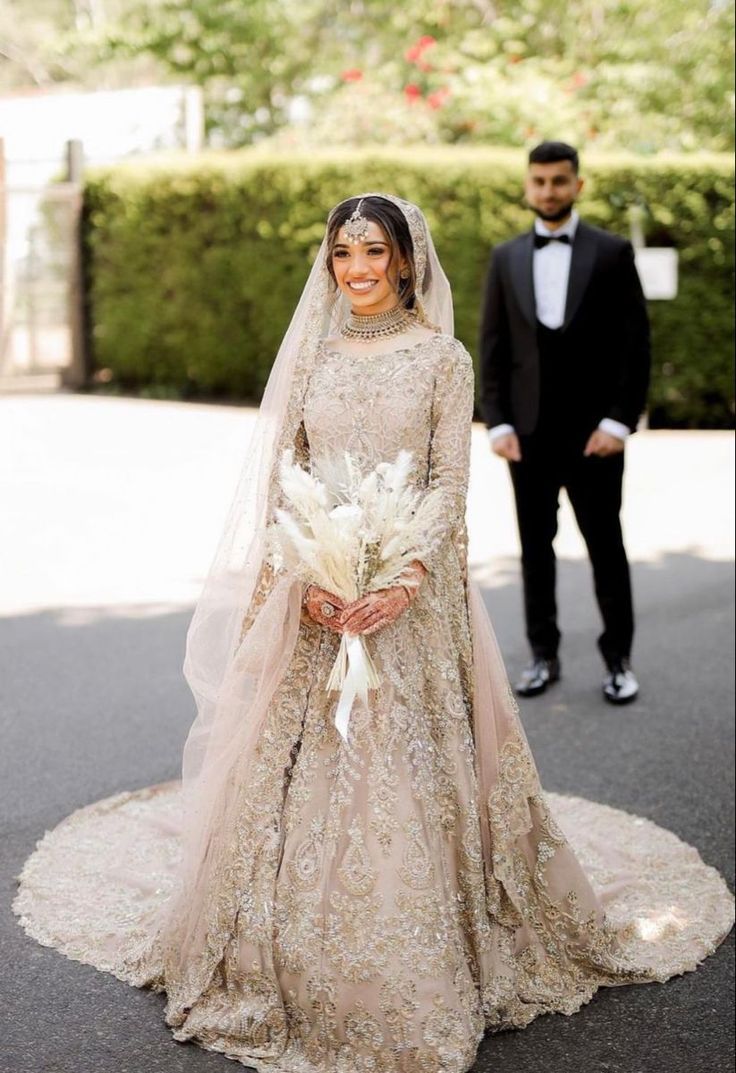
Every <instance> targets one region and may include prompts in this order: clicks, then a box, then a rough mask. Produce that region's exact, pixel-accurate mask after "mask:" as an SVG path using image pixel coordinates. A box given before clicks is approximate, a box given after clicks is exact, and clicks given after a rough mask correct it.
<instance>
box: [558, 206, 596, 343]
mask: <svg viewBox="0 0 736 1073" xmlns="http://www.w3.org/2000/svg"><path fill="white" fill-rule="evenodd" d="M594 264H595V237H594V234H593V231H591V229H590V228H588V227H586V226H585V224H584V223H579V224H578V229H577V233H576V235H575V241H574V243H573V246H572V259H571V261H570V279H569V281H568V284H567V301H566V303H565V321H564V324H563V327H564V328H567V326H568V325H569V323H570V321H571V320H572V318H573V317H574V316H575V314H576V313H577V311H578V306H579V305H580V303H581V301H582V299H583V295H584V294H585V288H586V287H587V286H588V282H589V280H590V276H591V273H592V271H593V265H594Z"/></svg>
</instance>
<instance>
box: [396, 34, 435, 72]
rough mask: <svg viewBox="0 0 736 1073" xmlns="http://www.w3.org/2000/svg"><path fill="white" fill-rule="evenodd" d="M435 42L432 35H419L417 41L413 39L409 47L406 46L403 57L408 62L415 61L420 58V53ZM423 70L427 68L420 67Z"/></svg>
mask: <svg viewBox="0 0 736 1073" xmlns="http://www.w3.org/2000/svg"><path fill="white" fill-rule="evenodd" d="M436 44H437V41H436V39H435V38H434V37H431V36H430V34H425V35H424V36H423V37H420V38H419V40H418V41H415V42H414V44H413V45H412V46H411V48H408V49H407V50H406V52H405V53H404V57H405V58H406V59H407V60H408V62H409V63H417V61H418V60H420V59H421V58H422V53H423V52H426V51H427V49H428V48H433V47H434V46H435V45H436ZM422 69H423V70H429V68H422Z"/></svg>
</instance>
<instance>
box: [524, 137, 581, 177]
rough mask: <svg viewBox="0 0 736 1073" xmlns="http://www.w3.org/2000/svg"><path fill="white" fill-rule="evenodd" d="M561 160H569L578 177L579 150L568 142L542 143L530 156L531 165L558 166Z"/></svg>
mask: <svg viewBox="0 0 736 1073" xmlns="http://www.w3.org/2000/svg"><path fill="white" fill-rule="evenodd" d="M559 160H569V161H570V163H571V164H572V170H573V171H574V172H575V174H576V175H577V173H578V171H579V170H580V157H579V156H578V151H577V149H574V148H573V147H572V146H571V145H568V144H567V142H542V143H541V145H537V146H535V148H534V149H532V151H531V153H530V154H529V163H530V164H556V163H557V162H558V161H559Z"/></svg>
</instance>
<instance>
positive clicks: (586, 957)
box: [15, 335, 732, 1073]
mask: <svg viewBox="0 0 736 1073" xmlns="http://www.w3.org/2000/svg"><path fill="white" fill-rule="evenodd" d="M294 405H295V406H297V407H298V412H297V413H292V414H291V415H290V420H289V421H287V425H286V428H287V430H291V431H289V432H288V434H287V439H288V441H289V442H288V443H287V442H283V443H282V444H281V447H284V446H287V445H288V446H293V447H294V448H295V449H296V453H297V459H298V460H299V461H300V462H301V463H302V464H303V465H308V464H309V461H310V459H315V458H317V457H319V456H321V455H327V456H334V454H335V453H336V452H340V451H343V450H347V451H349V452H350V453H351V454H352V455H353V456H354V457H355V458H356V459H357V460H359V462H360V463H361V464H362V465H364V466H365V467H366V468H373V467H374V466H375V465H376V464H377V463H379V462H381V461H391V462H392V461H394V460H395V458H396V455H397V454H398V452H399V450H401V449H408V450H410V451H411V452H412V453H413V465H414V470H413V479H414V480H415V481H416V483H417V485H419V486H421V487H424V486H431V487H433V488H439V489H441V491H442V493H443V495H444V497H445V512H444V516H445V519H446V522H445V529H444V531H443V532H442V533H440V534H438V535H437V537H436V540H435V543H434V545H433V546H432V547H431V548H430V549H428V551H427V554H426V556H425V557H424V558H425V565H426V566H427V568H428V571H429V573H428V575H427V577H426V579H425V581H424V583H423V585H422V587H421V589H420V591H419V593H418V596H417V598H416V599H415V601H414V603H413V604H412V605H411V607H410V608H409V609H408V610H407V611H406V612H405V613H404V614H403V615H401V616H400V618H399V619H397V621H396V622H394V623H393V624H392V625H390V626H388V627H387V628H385V629H384V630H382V631H380V632H378V633H376V634H374V635H372V636H371V637H370V638H369V639H368V645H369V648H370V651H371V654H372V655H373V658H374V661H375V663H376V666H377V668H378V670H379V674H380V677H381V686H380V688H379V689H378V690H376V691H375V692H372V693H371V694H370V702H369V706H368V707H367V708H364V707H363V706H362V705H361V704H360V702H359V701H356V704H355V707H354V709H353V714H352V717H351V728H350V740H349V744H345V743H344V742H343V741H342V739H341V738H340V736H339V735H338V733H337V731H336V729H335V726H334V711H335V705H336V695H335V694H334V693H332V694H328V693H327V692H325V690H324V688H323V684H324V682H325V681H326V679H327V677H328V674H329V671H330V668H331V666H332V663H333V661H334V658H335V655H336V652H337V647H338V644H339V637H338V636H337V635H335V634H334V633H331V632H329V631H326V630H323V629H321V628H319V627H316V626H314V625H308V624H306V623H305V624H302V626H301V627H300V629H299V634H298V637H297V642H296V647H295V649H294V652H293V656H292V658H291V660H290V662H289V665H288V669H287V671H286V674H285V676H284V677H283V679H282V681H281V683H280V685H279V687H278V689H277V692H276V693H275V695H274V697H273V700H272V702H271V704H270V707H269V712H268V716H267V719H266V722H265V725H264V727H263V729H262V731H261V736H260V739H259V742H258V748H257V757H256V762H255V764H254V765H253V769H252V770H251V771H250V772H249V778H248V779H247V781H245V782H244V783H243V784H241V785H237V786H233V787H232V789H231V792H232V793H233V794H235V795H237V797H236V807H235V815H236V816H237V822H236V823H235V825H234V826H233V829H232V831H231V832H230V834H229V836H228V843H227V848H226V851H225V852H224V853H222V854H221V855H220V858H219V860H218V861H217V862H216V863H215V865H214V867H213V869H212V872H211V874H210V880H209V888H208V892H207V899H206V904H205V907H204V910H203V921H202V927H203V928H204V931H205V935H206V941H204V942H203V944H202V946H201V950H200V952H199V954H198V956H197V957H196V958H193V959H191V960H189V961H184V962H183V961H182V959H181V958H180V957H179V956H177V951H176V950H172V949H166V948H165V947H164V946H162V944H161V943H160V942H158V941H157V939H156V937H155V936H154V935H152V934H151V933H150V932H151V928H152V924H151V921H153V920H154V919H155V918H156V912H157V910H158V909H160V906H161V904H162V902H164V901H165V899H166V898H167V897H168V896H169V892H170V889H171V878H170V877H171V875H172V874H173V871H174V866H175V862H176V857H177V852H178V850H177V844H178V838H177V834H176V813H177V808H178V788H177V786H176V785H173V784H169V785H167V786H164V787H159V788H153V789H150V790H145V791H139V792H137V793H132V794H123V795H119V796H118V797H116V798H113V799H110V800H109V801H107V802H101V803H98V804H97V805H93V806H90V807H88V808H87V809H82V810H80V811H79V812H78V813H75V814H74V815H73V816H72V817H70V819H69V820H67V821H65V823H64V824H62V825H61V826H60V827H59V828H57V829H56V831H54V832H52V833H51V834H49V835H47V836H46V839H45V840H44V841H43V842H41V843H40V844H39V848H38V850H37V851H36V853H35V854H34V856H33V857H32V858H31V859H30V860H29V862H28V864H27V865H26V868H25V870H24V873H23V876H22V879H21V889H20V893H19V895H18V898H17V901H16V906H15V908H16V912H18V914H19V915H20V916H21V917H22V923H23V925H24V926H25V927H26V929H27V931H28V932H29V933H30V934H31V935H32V936H34V937H35V938H36V939H38V940H39V941H41V942H43V943H46V944H48V945H52V946H55V947H57V948H59V949H61V950H62V951H63V952H64V953H65V954H67V955H68V956H70V957H73V958H77V959H79V960H82V961H85V962H89V963H92V964H93V965H97V966H98V967H99V968H101V969H104V970H105V971H108V972H112V973H114V974H116V975H118V976H120V977H121V978H122V979H125V980H128V981H129V982H131V983H134V984H136V985H148V986H153V987H157V988H160V989H165V990H166V992H167V997H168V1005H167V1021H168V1023H169V1024H170V1025H171V1026H172V1028H173V1030H174V1035H175V1037H176V1039H178V1040H193V1041H196V1042H197V1043H199V1044H200V1045H202V1046H204V1047H207V1048H209V1049H212V1050H216V1051H221V1052H224V1053H225V1054H227V1055H228V1056H229V1057H231V1058H235V1059H238V1060H240V1061H241V1062H242V1063H243V1064H245V1065H247V1066H251V1067H254V1068H256V1069H257V1070H260V1071H263V1073H369V1071H370V1073H463V1071H466V1070H469V1069H470V1068H471V1067H472V1065H473V1062H474V1059H475V1055H476V1050H477V1047H478V1044H479V1041H480V1039H481V1038H482V1035H483V1033H484V1031H485V1030H487V1029H501V1028H509V1027H523V1026H524V1025H526V1024H528V1023H529V1022H530V1021H531V1020H532V1019H533V1018H534V1017H536V1016H537V1015H538V1014H540V1013H544V1012H551V1011H558V1012H563V1013H572V1012H574V1011H576V1010H577V1009H579V1007H580V1006H581V1005H582V1004H583V1003H585V1002H587V1001H588V1000H589V999H590V997H591V996H592V994H593V992H594V991H595V990H596V989H597V988H598V987H599V986H601V985H610V984H619V983H629V982H634V981H642V982H644V981H650V980H664V979H666V978H667V977H668V976H671V975H673V974H675V973H680V972H684V971H686V970H689V969H692V968H694V967H695V966H696V964H697V963H698V961H700V960H701V959H702V958H703V957H705V956H706V955H707V954H709V953H711V952H712V951H713V949H714V948H715V946H716V945H717V943H718V942H719V941H720V939H721V938H722V937H723V935H724V934H725V933H726V932H727V931H728V929H729V927H730V924H731V919H732V901H731V898H730V895H729V893H728V891H727V889H726V888H725V885H724V884H723V882H722V880H721V879H720V877H719V876H718V874H717V873H716V872H714V871H713V870H712V869H710V868H708V867H706V866H705V865H704V864H703V863H702V861H701V860H700V858H699V856H698V854H697V852H696V851H695V850H693V849H692V848H691V847H688V846H685V845H684V844H683V843H681V842H679V840H678V839H676V838H675V836H673V835H671V834H669V833H668V832H666V831H663V830H661V829H660V828H657V827H655V826H654V825H653V824H650V823H648V822H647V821H642V820H638V819H636V818H634V817H629V816H627V815H625V814H624V813H621V812H617V811H615V810H613V809H608V808H605V807H603V806H597V805H594V804H592V803H589V802H584V801H580V800H578V799H574V798H551V797H550V798H547V797H545V795H544V794H543V793H542V790H541V788H540V786H539V782H538V777H537V774H536V770H535V767H534V763H533V760H532V758H531V755H530V753H529V749H528V746H527V744H526V741H525V739H524V736H523V732H522V730H521V728H520V725H519V723H518V719H517V716H516V710H515V705H514V703H513V700H512V698H511V694H510V691H509V690H508V687H507V685H506V682H505V679H504V680H503V681H501V682H499V683H497V688H498V689H499V690H500V693H501V695H502V697H503V698H504V705H505V707H504V714H503V718H501V716H500V715H499V720H498V725H497V726H496V729H495V739H496V740H495V753H496V755H495V760H494V762H495V763H496V765H497V766H496V777H495V781H494V785H493V787H492V791H491V793H490V795H489V797H488V800H487V801H485V802H481V800H480V795H479V785H478V778H477V762H476V756H475V743H474V736H473V720H472V705H473V702H474V683H473V643H472V631H471V624H470V616H469V604H468V586H467V580H466V576H465V562H466V553H465V529H464V515H465V501H466V493H467V481H468V464H469V451H470V432H471V419H472V407H473V370H472V365H471V361H470V358H469V356H468V354H467V352H466V351H465V350H464V349H463V348H462V346H461V345H460V344H459V343H458V342H457V341H455V340H454V339H452V338H450V337H448V336H443V335H436V336H433V337H431V338H428V339H425V340H424V341H423V342H421V343H419V344H417V345H415V346H413V347H410V348H408V349H405V350H399V351H394V352H392V353H386V354H383V355H377V354H368V353H353V354H343V353H336V352H332V351H330V350H329V349H328V348H327V347H326V346H325V345H324V344H322V345H321V349H320V350H319V351H318V360H317V362H316V364H315V365H314V367H313V371H312V372H311V374H310V375H309V376H308V377H307V378H306V379H305V382H304V384H303V390H301V391H299V392H297V393H296V398H295V402H294ZM294 429H296V430H297V431H296V436H294V435H293V430H294ZM283 581H284V579H283V578H282V579H279V577H278V576H276V575H274V572H273V570H271V569H270V568H268V567H267V568H266V569H265V570H264V571H263V574H262V584H261V586H260V588H259V590H258V592H257V595H256V597H255V600H254V604H253V607H252V611H251V615H250V618H249V621H247V622H246V624H245V628H246V629H247V628H248V626H249V625H250V624H251V623H252V621H253V619H254V617H255V616H256V615H257V613H258V610H259V608H260V607H261V606H263V604H264V602H265V601H267V600H268V599H270V598H271V597H272V595H273V592H274V590H275V588H276V587H277V586H278V585H279V584H280V583H283ZM499 673H500V674H501V675H502V674H503V671H502V669H501V670H500V671H499ZM550 802H552V804H553V806H554V812H555V815H556V817H557V819H555V818H554V817H553V812H552V811H551V809H550ZM481 808H486V809H487V816H488V824H489V831H490V845H489V846H487V847H484V844H483V839H482V837H481V819H480V813H481ZM169 819H171V821H172V822H168V820H169ZM558 820H559V822H560V823H562V825H563V826H564V828H565V830H566V831H567V834H563V830H562V828H561V826H559V825H558ZM568 838H570V839H572V841H573V843H574V850H575V852H573V848H572V846H571V843H570V842H569V841H568ZM126 839H127V840H128V844H129V845H130V844H131V842H132V844H133V845H134V846H135V849H134V853H133V856H134V857H135V859H136V861H137V864H138V867H139V870H140V872H141V874H145V875H147V876H148V877H149V879H150V882H149V884H148V886H147V887H145V886H143V885H141V886H140V887H139V888H138V889H134V888H132V887H131V886H130V885H129V884H127V882H123V880H122V879H120V878H117V872H116V864H117V860H116V858H117V854H118V852H119V846H120V845H121V844H122V843H123V842H124V841H125V840H126ZM576 854H577V855H576ZM579 860H580V862H582V864H583V865H584V867H585V871H584V870H583V867H581V863H579ZM604 903H605V905H606V915H605V917H604V913H603V909H602V905H603V904H604Z"/></svg>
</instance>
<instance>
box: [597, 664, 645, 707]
mask: <svg viewBox="0 0 736 1073" xmlns="http://www.w3.org/2000/svg"><path fill="white" fill-rule="evenodd" d="M638 694H639V683H638V682H637V680H636V677H635V675H634V672H633V671H632V670H631V668H630V667H629V664H628V660H625V659H622V660H619V661H618V662H617V663H612V664H610V666H609V668H608V674H607V675H606V677H605V678H604V679H603V696H604V697H605V699H606V700H607V701H608V703H609V704H631V702H632V700H636V698H637V696H638Z"/></svg>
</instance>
